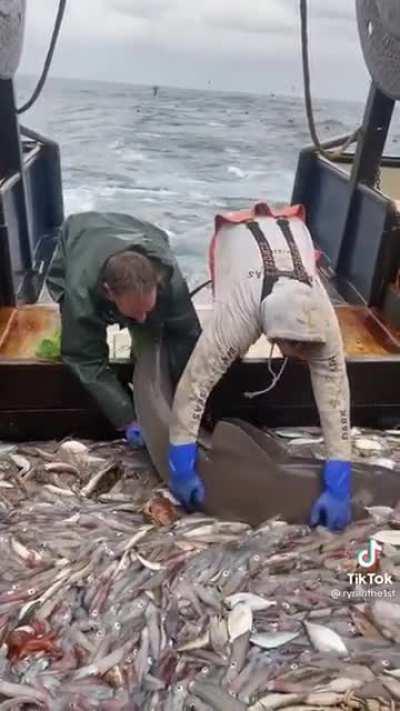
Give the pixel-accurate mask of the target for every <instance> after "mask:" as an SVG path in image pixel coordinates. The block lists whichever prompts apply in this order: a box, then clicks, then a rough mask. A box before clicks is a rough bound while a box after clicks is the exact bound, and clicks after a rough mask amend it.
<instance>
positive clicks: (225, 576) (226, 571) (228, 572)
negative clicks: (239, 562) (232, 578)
mask: <svg viewBox="0 0 400 711" xmlns="http://www.w3.org/2000/svg"><path fill="white" fill-rule="evenodd" d="M229 574H230V571H229V570H224V572H223V573H222V577H223V578H227V577H228V576H229Z"/></svg>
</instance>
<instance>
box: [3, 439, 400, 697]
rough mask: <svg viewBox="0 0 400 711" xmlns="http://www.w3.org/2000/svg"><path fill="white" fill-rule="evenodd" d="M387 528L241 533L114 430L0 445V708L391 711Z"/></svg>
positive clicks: (378, 520)
mask: <svg viewBox="0 0 400 711" xmlns="http://www.w3.org/2000/svg"><path fill="white" fill-rule="evenodd" d="M394 432H396V431H394ZM275 435H276V437H279V438H280V440H281V441H285V440H286V441H287V442H288V445H287V446H288V447H289V448H290V447H291V448H294V449H297V453H298V452H299V451H300V452H301V451H302V447H303V448H304V447H309V446H310V442H308V443H306V444H304V443H303V444H299V442H298V441H299V440H300V439H303V440H304V439H306V440H307V439H308V440H312V442H311V444H312V443H313V442H314V443H315V447H314V449H313V448H312V449H313V452H314V455H315V456H318V446H319V433H318V432H311V433H310V432H308V433H307V432H306V433H303V434H302V436H301V437H300V435H299V433H296V432H294V433H293V432H292V434H290V431H280V432H277V433H275ZM292 435H293V436H292ZM355 436H356V438H357V437H359V438H360V439H363V440H365V441H368V440H370V439H371V438H372V440H373V441H380V438H381V439H382V440H385V442H386V443H387V438H388V437H389V438H390V437H391V438H392V439H393V440H395V442H391V443H390V447H389V448H388V447H386V446H385V447H384V448H383V449H382V451H381V450H380V449H379V448H378V451H379V455H380V458H382V457H385V458H387V459H390V460H391V461H393V462H397V461H398V460H400V456H399V449H400V438H399V435H398V434H396V433H394V434H392V435H385V436H384V435H378V434H376V433H375V434H374V433H367V434H365V433H360V434H359V435H358V434H357V433H356V435H355ZM396 437H397V441H398V442H399V447H397V450H396ZM375 438H376V439H375ZM295 440H297V445H296V444H295ZM315 440H316V442H315ZM389 449H390V451H389ZM367 450H368V456H371V457H373V456H375V455H376V451H375V450H373V447H372V446H370V447H368V445H366V444H365V442H364V449H363V455H362V456H365V452H366V451H367ZM396 452H397V456H398V460H396ZM360 456H361V455H360ZM394 466H397V465H394ZM399 484H400V479H399ZM399 490H400V486H399ZM288 496H290V491H288ZM399 499H400V496H399ZM399 529H400V509H399V510H397V508H396V509H390V508H386V507H372V508H370V509H368V511H366V515H365V519H364V520H362V521H358V522H357V523H354V524H352V525H351V526H350V527H349V528H348V529H347V530H346V531H345V532H344V533H342V534H332V533H329V532H328V531H326V530H325V529H323V528H318V529H316V530H314V531H311V530H310V529H309V528H308V526H307V525H303V526H299V525H296V526H294V525H289V524H287V523H286V522H285V521H282V520H280V517H279V516H277V517H276V518H274V519H273V520H269V521H266V522H265V524H263V525H262V526H259V527H258V528H257V529H251V528H250V527H249V526H247V525H245V524H243V523H240V522H229V521H217V520H215V519H211V518H208V517H205V516H203V515H202V514H200V513H195V514H190V515H189V514H186V513H185V512H184V511H183V510H182V509H181V508H179V506H178V505H177V503H176V502H175V501H174V500H173V499H172V497H171V496H170V495H169V493H168V492H167V491H166V490H165V489H164V488H162V487H161V488H160V484H159V481H158V480H157V477H156V476H155V474H154V471H153V470H152V467H151V464H150V462H149V460H148V458H147V455H146V453H145V452H144V451H133V450H132V449H129V448H128V446H127V445H126V444H125V443H124V442H122V441H116V442H111V443H91V442H87V441H86V442H78V441H68V440H67V441H64V442H62V443H56V442H49V443H46V444H43V443H40V444H36V443H29V445H7V444H0V561H1V572H0V711H5V709H49V710H51V711H64V709H65V710H67V709H69V710H76V711H86V709H87V710H88V711H89V710H91V709H102V710H103V711H117V710H118V711H122V710H126V711H128V710H129V711H135V710H138V711H139V709H140V711H152V710H154V711H181V710H182V711H183V710H184V709H193V710H194V711H207V710H209V709H215V710H217V711H244V710H245V709H251V711H264V709H283V708H284V709H291V710H292V711H300V709H303V710H304V711H312V710H313V709H314V710H316V709H332V710H334V709H337V710H338V711H339V710H341V711H344V710H346V709H354V710H357V709H360V710H361V709H367V710H369V711H383V710H385V709H387V710H394V709H398V708H399V709H400V645H399V643H400V588H399V579H400V530H399ZM371 540H372V541H373V544H372V543H371ZM360 551H364V553H363V558H360V557H359V555H358V554H359V552H360ZM372 553H373V555H372ZM368 558H371V560H369V561H368ZM362 561H364V563H363V562H362ZM365 561H367V563H365Z"/></svg>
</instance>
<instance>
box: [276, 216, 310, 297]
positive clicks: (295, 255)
mask: <svg viewBox="0 0 400 711" xmlns="http://www.w3.org/2000/svg"><path fill="white" fill-rule="evenodd" d="M276 222H277V224H278V226H279V228H280V230H281V232H282V234H283V236H284V238H285V240H286V242H287V246H288V247H289V251H290V254H291V257H292V262H293V270H294V278H295V279H298V280H299V281H303V282H305V283H306V284H310V285H311V281H310V278H309V276H308V275H307V273H306V271H305V269H304V266H303V261H302V259H301V257H300V252H299V250H298V247H297V244H296V242H295V239H294V237H293V235H292V230H291V229H290V223H289V220H285V219H284V218H279V219H277V221H276Z"/></svg>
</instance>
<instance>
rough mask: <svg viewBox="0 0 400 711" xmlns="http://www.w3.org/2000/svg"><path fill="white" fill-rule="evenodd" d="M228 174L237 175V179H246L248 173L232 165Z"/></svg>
mask: <svg viewBox="0 0 400 711" xmlns="http://www.w3.org/2000/svg"><path fill="white" fill-rule="evenodd" d="M228 173H229V174H230V175H235V176H236V177H237V178H245V177H246V173H245V172H244V170H242V169H241V168H238V167H237V166H236V165H230V166H229V168H228Z"/></svg>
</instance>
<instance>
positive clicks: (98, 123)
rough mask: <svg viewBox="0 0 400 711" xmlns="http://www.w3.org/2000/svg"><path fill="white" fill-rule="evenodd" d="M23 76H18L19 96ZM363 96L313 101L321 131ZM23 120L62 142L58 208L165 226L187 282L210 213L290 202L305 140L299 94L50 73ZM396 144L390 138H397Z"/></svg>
mask: <svg viewBox="0 0 400 711" xmlns="http://www.w3.org/2000/svg"><path fill="white" fill-rule="evenodd" d="M33 84H34V80H33V79H31V78H25V77H24V78H20V79H19V80H18V82H17V97H18V102H19V103H21V102H22V101H23V100H24V99H26V98H27V96H29V95H30V92H31V90H32V87H33ZM362 113H363V105H362V103H351V102H338V101H316V102H315V116H316V119H317V121H318V130H319V134H320V137H321V139H327V138H329V137H335V136H338V135H342V134H344V133H346V132H347V131H351V130H354V128H355V127H356V126H357V125H359V123H360V121H361V118H362ZM22 121H23V123H24V124H25V125H26V126H29V127H30V128H32V129H35V130H37V131H39V132H41V133H43V134H44V135H47V136H49V137H51V138H53V139H55V140H56V141H57V142H58V143H59V145H60V149H61V158H62V173H63V186H64V196H65V211H66V214H67V215H68V214H70V213H73V212H78V211H84V210H113V211H121V212H128V213H131V214H134V215H136V216H138V217H141V218H144V219H146V220H149V221H151V222H154V223H156V224H158V225H160V226H161V227H163V228H164V229H165V230H166V231H167V232H168V234H169V236H170V240H171V244H172V246H173V248H174V250H175V252H176V254H177V256H178V259H179V261H180V263H181V265H182V268H183V271H184V273H185V275H186V276H187V278H188V279H189V282H190V284H191V285H194V284H196V283H198V282H199V281H200V280H201V279H202V278H203V277H204V278H207V273H208V272H207V249H208V243H209V240H210V237H211V234H212V230H213V221H214V217H215V214H216V213H218V212H221V211H226V210H231V209H240V208H243V207H246V206H249V205H251V204H252V203H254V202H255V201H259V200H265V201H267V202H269V203H271V204H276V203H284V202H288V201H290V198H291V192H292V186H293V179H294V174H295V170H296V164H297V159H298V154H299V151H300V150H301V148H303V147H304V146H306V145H308V144H309V143H310V138H309V133H308V128H307V124H306V116H305V110H304V103H303V100H302V98H299V97H288V96H274V95H265V96H264V95H252V94H243V93H236V94H233V93H217V92H213V91H209V92H204V91H191V90H181V89H173V88H164V87H161V88H160V92H159V94H158V96H156V97H154V96H153V91H152V88H151V87H143V86H132V85H123V84H110V83H100V82H86V81H85V82H82V81H75V80H61V79H51V80H49V81H48V83H47V85H46V87H45V90H44V92H43V95H42V97H41V98H40V99H39V101H38V102H37V103H36V105H35V106H34V108H33V109H31V110H30V111H29V112H28V113H26V114H25V115H24V116H23V119H22ZM393 140H394V142H396V138H394V139H393Z"/></svg>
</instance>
